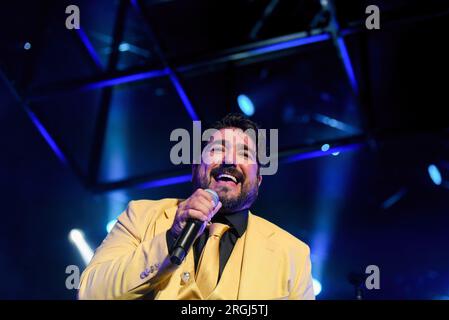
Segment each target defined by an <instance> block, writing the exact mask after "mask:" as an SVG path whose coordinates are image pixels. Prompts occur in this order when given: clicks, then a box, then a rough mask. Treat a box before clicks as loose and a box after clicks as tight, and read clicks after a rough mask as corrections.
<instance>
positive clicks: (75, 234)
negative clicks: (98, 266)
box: [69, 229, 94, 265]
mask: <svg viewBox="0 0 449 320" xmlns="http://www.w3.org/2000/svg"><path fill="white" fill-rule="evenodd" d="M69 239H70V241H71V242H72V243H73V244H74V245H75V247H76V248H77V249H78V251H79V253H80V255H81V258H82V259H83V261H84V263H85V264H86V265H88V264H89V262H90V260H91V259H92V257H93V256H94V251H93V250H92V248H91V247H90V246H89V245H88V244H87V242H86V239H85V238H84V234H83V232H82V231H81V230H79V229H72V230H71V231H70V233H69Z"/></svg>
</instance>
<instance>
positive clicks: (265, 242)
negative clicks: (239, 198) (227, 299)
mask: <svg viewBox="0 0 449 320" xmlns="http://www.w3.org/2000/svg"><path fill="white" fill-rule="evenodd" d="M259 219H260V218H258V217H256V216H254V215H253V214H252V213H251V212H250V213H249V217H248V227H247V230H246V232H247V235H246V241H245V248H244V253H243V262H242V272H241V279H240V288H239V296H238V299H257V298H258V297H259V296H261V295H262V296H264V295H265V294H268V295H270V293H269V292H266V290H267V288H268V290H270V289H271V288H272V284H271V283H270V278H271V277H272V276H273V272H276V271H277V270H276V269H275V268H274V267H273V266H276V265H277V263H279V261H278V259H277V258H276V251H275V248H276V245H275V244H274V243H273V241H272V240H271V236H272V235H273V234H274V231H273V230H270V229H267V228H266V227H265V224H263V223H261V221H259ZM261 291H262V292H261ZM272 294H274V295H276V293H272Z"/></svg>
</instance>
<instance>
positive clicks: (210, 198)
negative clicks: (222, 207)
mask: <svg viewBox="0 0 449 320" xmlns="http://www.w3.org/2000/svg"><path fill="white" fill-rule="evenodd" d="M195 193H196V195H198V197H200V198H202V199H205V200H207V201H209V202H210V203H212V207H214V206H215V202H214V198H213V196H212V195H211V194H210V193H209V192H207V191H206V190H204V189H197V190H196V191H195Z"/></svg>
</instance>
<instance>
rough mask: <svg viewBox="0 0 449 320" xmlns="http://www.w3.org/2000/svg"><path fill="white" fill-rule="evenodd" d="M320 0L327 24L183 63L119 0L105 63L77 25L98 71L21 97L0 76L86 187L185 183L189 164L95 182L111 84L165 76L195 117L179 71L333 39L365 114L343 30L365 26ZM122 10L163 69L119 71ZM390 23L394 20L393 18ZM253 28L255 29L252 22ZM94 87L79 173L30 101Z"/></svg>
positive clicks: (362, 138)
mask: <svg viewBox="0 0 449 320" xmlns="http://www.w3.org/2000/svg"><path fill="white" fill-rule="evenodd" d="M321 5H322V12H326V13H328V14H329V17H330V20H329V24H328V26H327V27H326V28H322V29H312V30H310V31H307V32H300V33H294V34H290V35H286V36H282V37H276V38H272V39H269V40H265V41H259V42H254V43H251V44H248V45H245V46H241V47H237V48H233V49H230V50H226V51H223V52H221V53H219V54H217V55H216V56H215V57H213V58H211V59H208V60H205V61H201V62H196V63H192V64H187V65H182V66H172V65H170V63H169V62H168V61H167V59H166V57H165V55H164V52H163V51H162V49H161V47H160V46H159V43H158V39H157V38H156V36H155V34H154V33H153V31H152V26H151V21H150V19H149V18H148V17H147V16H146V14H145V11H144V10H143V9H142V4H141V2H140V1H139V0H121V1H120V4H119V6H118V10H117V16H116V24H115V27H114V38H113V45H112V53H111V55H110V57H109V61H108V65H107V66H103V65H102V63H101V61H100V59H99V56H98V54H97V53H96V51H95V49H94V48H93V46H92V44H91V42H90V40H89V39H88V36H87V35H86V33H85V32H84V30H83V29H79V30H77V31H76V34H77V36H78V39H79V42H80V44H81V45H82V46H83V48H84V49H85V51H86V53H87V54H88V55H89V57H90V60H91V62H92V63H93V64H94V66H95V67H96V68H97V70H98V71H100V72H101V75H100V76H97V77H95V78H90V79H78V80H72V81H69V82H62V83H55V84H50V85H48V86H46V87H45V88H38V89H37V91H35V92H31V93H28V94H27V95H26V97H21V96H20V95H19V94H18V93H17V90H16V89H15V88H14V87H13V85H12V84H11V83H9V81H8V80H7V79H6V76H5V75H4V74H3V73H0V74H1V76H2V78H4V79H3V80H4V81H5V82H7V83H8V85H9V88H10V90H11V92H12V93H13V94H14V96H15V97H16V99H17V100H18V102H19V104H20V105H21V107H22V108H23V109H24V110H25V112H26V114H27V115H28V117H29V118H30V120H31V121H32V123H33V124H34V126H35V127H36V128H37V130H38V131H39V133H40V134H41V135H42V137H43V138H44V139H45V141H46V142H47V144H48V145H49V146H50V148H51V149H52V150H53V152H54V153H55V155H56V156H57V157H58V159H59V160H60V161H61V162H62V163H63V164H64V165H66V166H67V167H68V168H69V169H71V170H72V171H73V172H74V173H75V174H76V175H77V176H78V177H79V179H80V180H81V182H82V183H83V185H84V186H85V187H86V188H89V189H90V190H92V191H94V192H109V191H113V190H119V189H127V188H138V189H146V188H156V187H161V186H166V185H173V184H178V183H184V182H188V181H190V170H188V169H185V170H177V171H176V172H164V173H159V174H155V175H149V176H148V175H144V176H140V177H131V178H128V179H124V180H120V181H115V182H109V183H100V182H98V172H99V166H100V163H101V157H102V150H103V144H104V139H105V131H106V127H107V119H108V114H109V107H110V102H111V95H112V90H113V87H114V86H116V85H119V84H124V83H132V82H136V81H144V80H148V79H154V78H161V77H167V78H169V79H170V81H171V83H172V85H173V87H174V88H175V90H176V92H177V94H178V96H179V98H180V100H181V101H182V103H183V106H184V108H185V110H186V112H187V113H188V115H189V117H190V118H191V119H192V120H200V117H199V115H198V113H197V112H196V109H195V107H194V106H193V104H192V102H191V101H190V99H189V97H188V93H187V92H186V90H185V88H184V86H183V84H182V81H181V80H180V78H179V76H178V74H180V73H185V72H188V71H193V70H200V69H206V68H209V67H210V66H212V65H219V64H224V63H228V62H233V61H241V60H245V59H249V58H253V57H257V56H260V55H265V54H269V53H274V52H278V51H282V50H286V49H293V48H299V47H304V46H307V45H309V44H313V43H319V42H325V41H332V42H333V43H334V46H335V48H336V53H337V54H338V56H339V58H340V61H341V63H342V66H343V67H344V70H345V72H346V75H347V78H348V81H349V84H350V86H351V88H352V91H353V93H354V95H355V96H356V98H357V99H358V101H359V102H360V107H361V109H362V110H363V111H365V112H363V113H362V114H365V117H367V116H366V114H367V113H369V106H368V104H369V100H370V99H368V93H367V92H366V88H367V86H366V85H365V86H361V85H360V83H359V81H358V79H357V77H356V75H355V73H354V68H353V64H352V62H351V59H350V55H349V54H348V50H347V47H346V43H345V37H346V36H348V35H350V34H354V33H360V32H364V29H363V28H351V29H346V30H341V29H340V27H339V24H338V21H337V18H336V13H335V8H334V5H333V2H332V1H330V0H329V1H327V0H322V1H321ZM127 10H134V11H135V12H136V13H137V14H138V15H140V16H141V17H142V18H143V20H144V21H145V26H146V30H147V32H148V36H149V37H150V39H151V41H152V43H153V45H154V46H155V48H156V52H157V55H158V57H159V59H160V61H161V62H162V64H163V68H162V69H148V68H141V69H139V70H137V71H136V70H133V71H125V72H118V71H117V70H116V64H117V61H118V55H119V50H118V48H119V45H120V43H121V39H122V35H123V27H124V21H125V17H126V11H127ZM390 24H394V21H393V22H391V23H390ZM253 31H254V32H256V31H257V28H256V29H255V30H253ZM362 67H363V66H362ZM364 78H366V79H365V80H366V81H367V80H368V79H367V78H368V77H367V76H366V75H364ZM96 89H102V98H101V106H100V112H99V116H98V119H97V123H96V129H95V136H94V139H93V144H92V146H91V151H90V161H89V169H88V173H87V174H84V173H83V172H82V171H81V170H80V168H79V167H78V165H77V164H76V163H75V161H74V160H73V159H70V158H69V157H68V156H67V154H66V152H65V150H64V148H63V147H62V146H61V145H59V144H58V142H57V141H56V140H55V139H54V138H53V137H52V136H51V134H50V133H49V132H48V130H47V129H46V128H45V126H44V125H43V123H42V122H41V121H40V120H39V118H38V117H37V116H36V114H35V113H34V112H33V111H32V109H31V108H30V106H29V104H30V103H31V102H35V101H40V100H46V99H49V98H57V97H60V96H62V95H66V94H73V93H77V92H83V91H89V90H96ZM365 132H367V134H364V135H356V136H353V137H350V138H344V139H337V140H334V141H326V142H319V143H316V144H314V145H307V146H306V145H303V146H297V147H295V148H291V149H289V150H284V151H281V152H280V153H279V162H280V163H285V164H288V163H292V162H296V161H301V160H304V159H310V158H314V157H319V156H327V155H329V154H331V153H335V152H340V151H342V152H343V151H348V150H355V149H358V148H360V147H363V146H365V145H367V144H369V142H371V141H372V136H371V135H370V133H369V126H366V127H365ZM324 143H328V144H330V146H331V147H330V148H329V150H327V151H325V152H323V151H322V150H321V146H322V145H323V144H324Z"/></svg>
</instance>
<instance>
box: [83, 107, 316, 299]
mask: <svg viewBox="0 0 449 320" xmlns="http://www.w3.org/2000/svg"><path fill="white" fill-rule="evenodd" d="M213 129H216V131H215V133H214V134H213V135H212V136H211V139H210V140H209V142H208V143H207V145H206V147H205V149H204V150H205V151H203V154H202V157H201V163H200V164H194V165H193V166H192V182H193V190H194V192H193V194H192V195H190V197H188V198H187V199H185V200H181V199H162V200H157V201H152V200H139V201H131V202H130V203H129V206H128V208H127V209H126V210H125V211H124V212H123V213H122V214H121V215H120V217H119V218H118V221H117V223H116V225H115V226H114V228H113V229H112V231H111V232H110V233H109V235H108V236H107V237H106V239H105V240H104V241H103V243H102V244H101V246H100V247H99V248H98V249H97V250H96V252H95V255H94V257H93V258H92V261H91V262H90V264H89V265H88V266H87V268H86V270H85V271H84V272H83V274H82V277H81V283H80V289H79V298H80V299H203V300H212V299H227V300H235V299H243V300H245V299H246V300H253V299H315V296H314V293H313V287H312V277H311V263H310V250H309V247H308V246H307V245H306V244H304V243H303V242H301V241H300V240H298V239H297V238H295V237H294V236H292V235H291V234H289V233H288V232H286V231H284V230H282V229H281V228H279V227H277V226H276V225H274V224H272V223H270V222H268V221H267V220H265V219H262V218H260V217H258V216H256V215H254V214H253V213H251V212H250V207H251V205H252V204H253V203H254V201H255V200H256V198H257V195H258V190H259V187H260V185H261V183H262V175H261V174H260V163H259V161H258V160H257V159H258V157H257V141H255V140H256V139H254V136H252V135H249V134H247V132H248V131H247V130H254V131H257V129H258V128H257V125H256V124H255V123H254V122H252V121H251V120H249V119H246V118H244V117H243V116H241V115H236V114H230V115H228V116H226V117H225V118H223V119H222V120H221V121H219V122H217V123H216V124H215V125H214V126H213ZM205 189H209V190H213V191H215V192H216V193H217V194H218V196H219V202H218V204H217V205H216V202H214V201H213V200H214V199H213V195H212V194H211V192H209V191H205ZM189 219H196V220H197V221H201V223H202V226H201V229H200V231H199V233H198V235H197V236H196V238H195V241H194V243H193V246H192V248H191V250H189V251H188V253H187V255H186V257H185V259H184V260H183V261H182V263H181V264H180V265H177V264H174V263H172V262H171V260H170V254H171V253H172V248H173V246H174V245H175V244H176V242H177V239H178V238H179V237H180V236H181V235H182V233H183V230H184V228H185V226H186V224H187V222H188V220H189Z"/></svg>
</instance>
